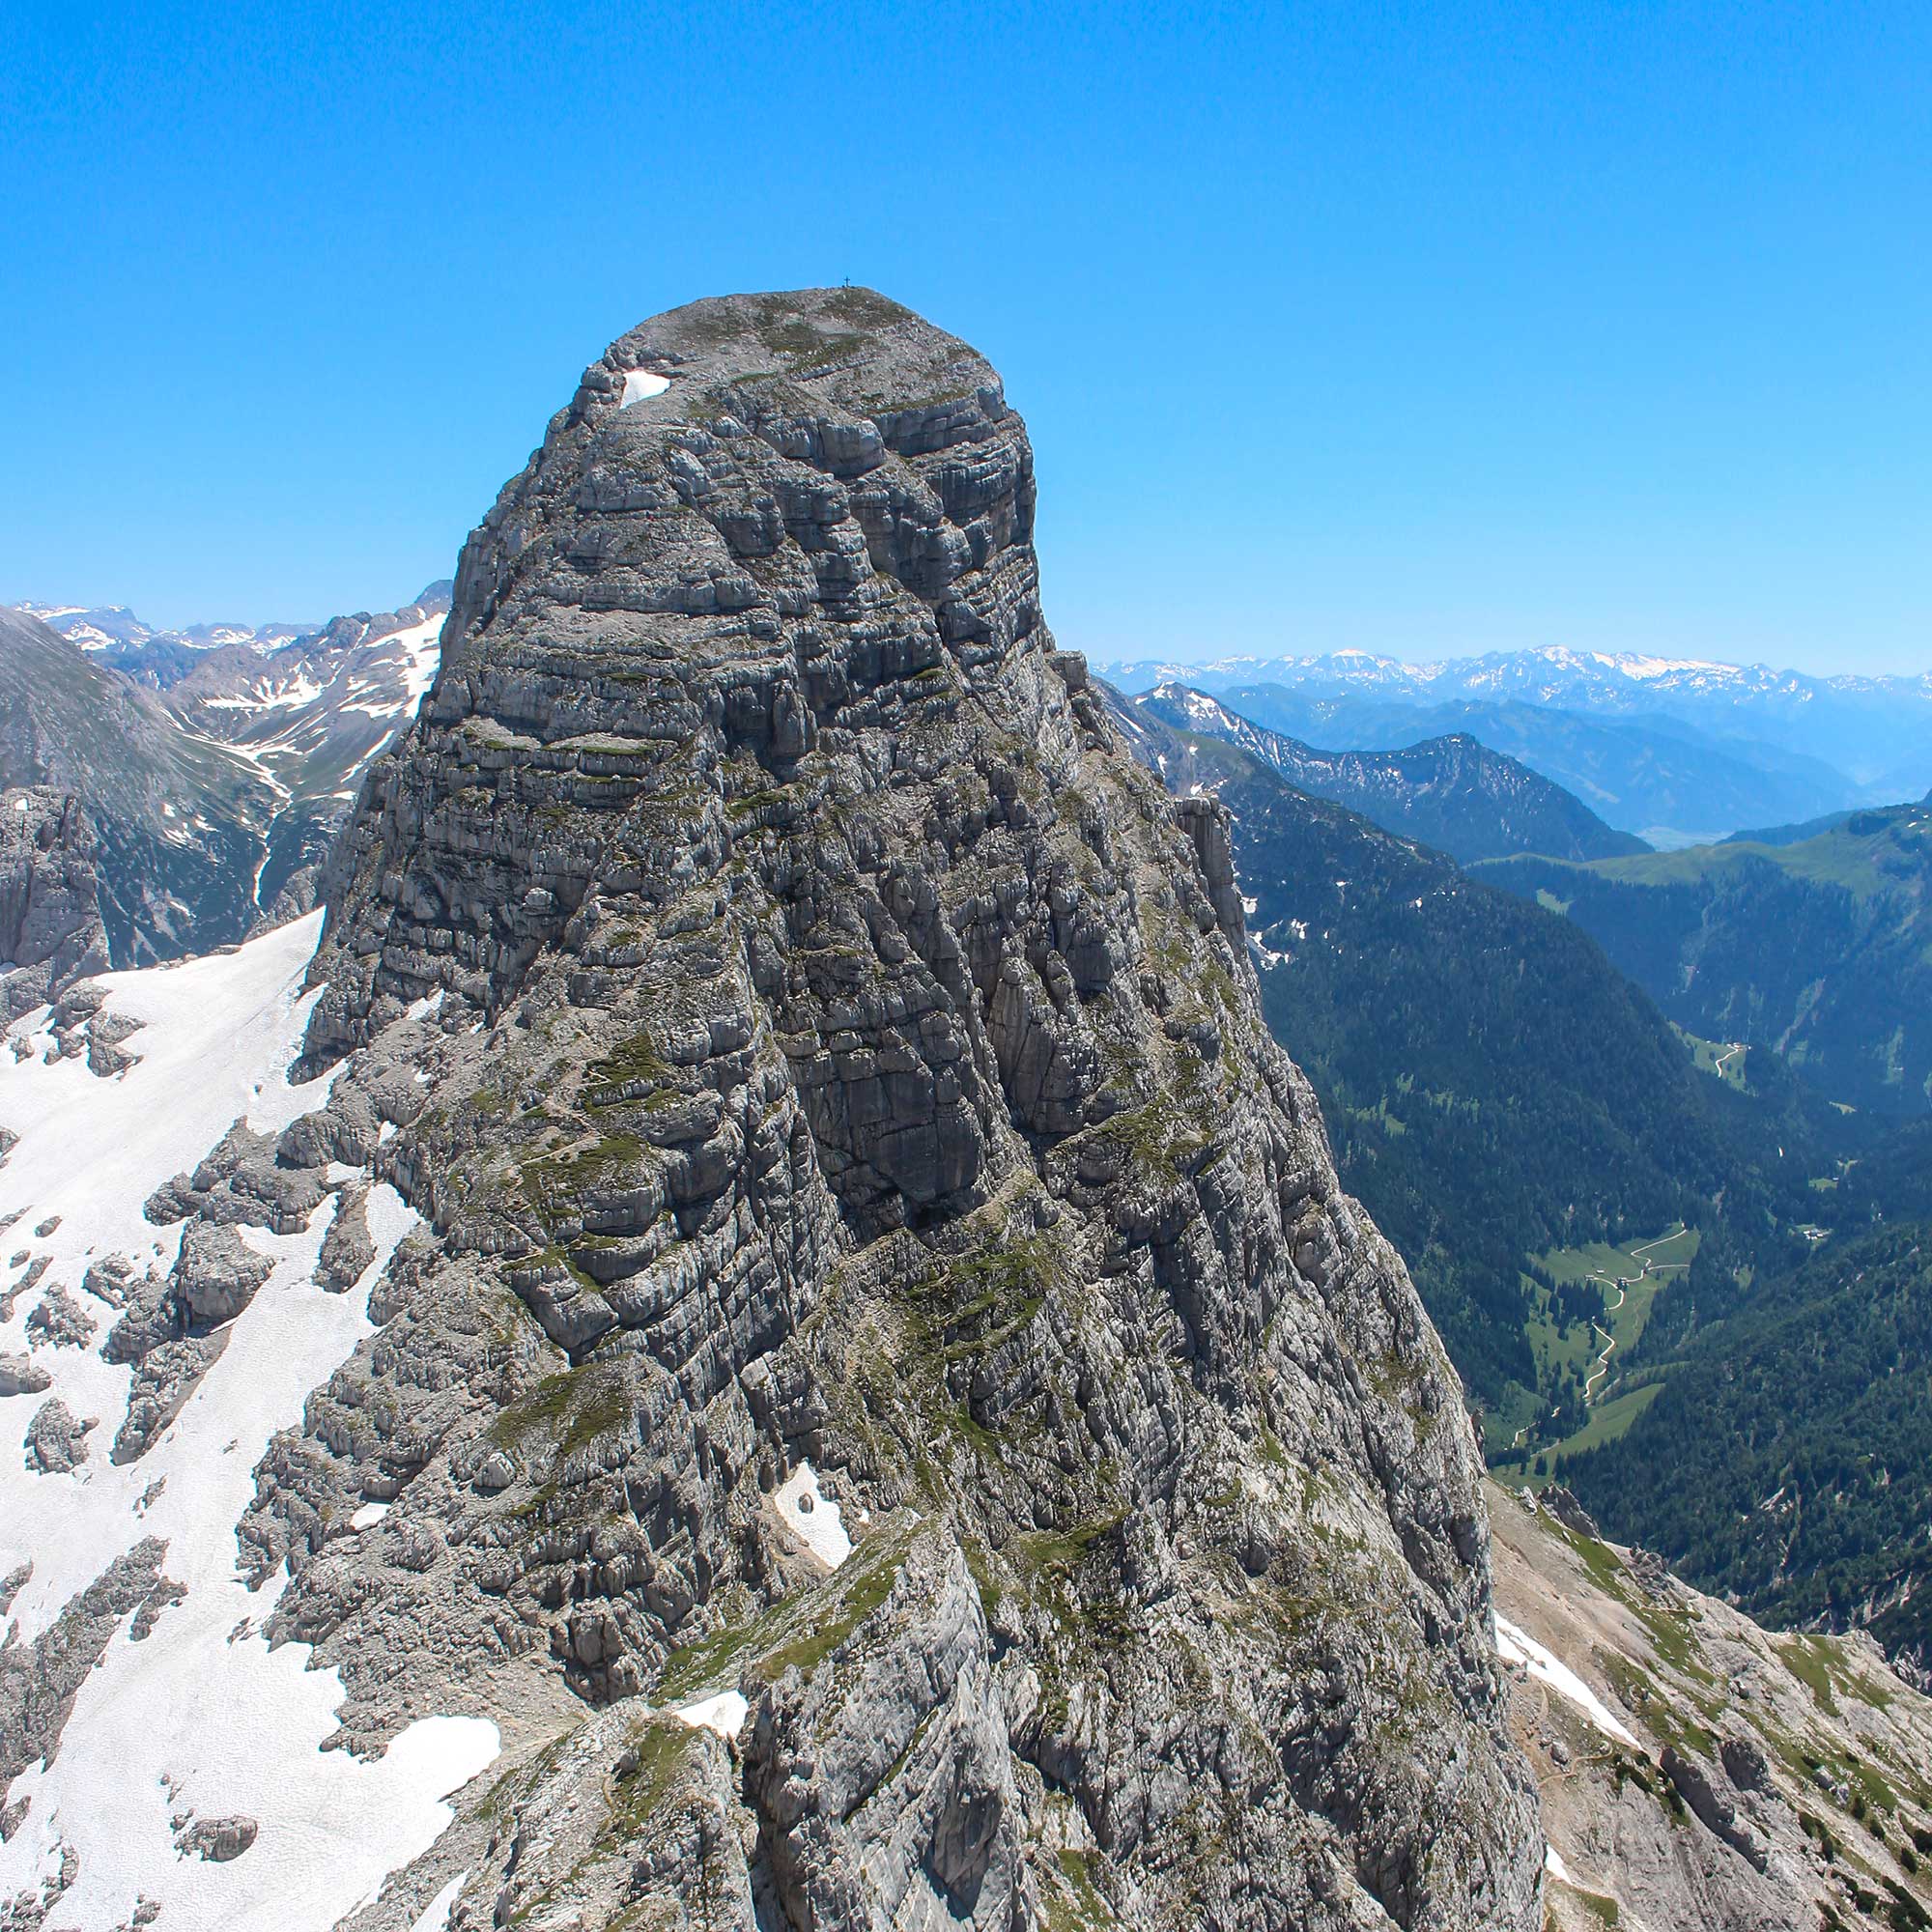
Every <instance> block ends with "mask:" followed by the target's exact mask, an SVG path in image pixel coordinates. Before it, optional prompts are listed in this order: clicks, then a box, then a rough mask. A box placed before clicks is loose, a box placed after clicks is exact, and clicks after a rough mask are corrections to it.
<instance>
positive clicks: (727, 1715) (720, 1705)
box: [671, 1690, 752, 1739]
mask: <svg viewBox="0 0 1932 1932" xmlns="http://www.w3.org/2000/svg"><path fill="white" fill-rule="evenodd" d="M751 1708H752V1707H751V1705H750V1704H748V1703H747V1702H746V1701H745V1699H744V1696H743V1695H742V1693H740V1692H739V1691H736V1690H721V1691H719V1693H718V1694H717V1696H715V1697H701V1698H699V1699H698V1701H697V1702H696V1703H695V1704H684V1705H680V1706H679V1707H678V1709H677V1710H675V1711H674V1712H672V1713H671V1715H672V1716H673V1717H674V1718H676V1719H678V1720H679V1722H681V1723H685V1724H689V1725H690V1726H691V1728H692V1729H693V1730H694V1731H699V1730H703V1731H716V1732H717V1733H718V1735H719V1736H720V1737H721V1738H725V1739H730V1738H735V1737H736V1736H737V1735H738V1733H739V1731H740V1730H741V1729H742V1728H743V1726H744V1722H745V1719H746V1718H747V1716H748V1715H749V1714H750V1712H751Z"/></svg>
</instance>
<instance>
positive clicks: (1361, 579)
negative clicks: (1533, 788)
mask: <svg viewBox="0 0 1932 1932" xmlns="http://www.w3.org/2000/svg"><path fill="white" fill-rule="evenodd" d="M9 19H10V32H9V44H8V49H7V56H6V59H5V61H4V62H0V182H4V184H5V193H4V194H0V247H4V251H5V252H4V259H5V261H6V263H7V266H8V270H9V287H10V295H9V298H8V299H7V301H6V302H5V304H4V305H0V423H4V424H5V426H6V446H5V449H4V454H0V599H5V600H8V601H13V600H16V599H23V598H37V599H49V600H50V599H56V598H58V599H60V600H63V601H73V602H85V603H125V604H131V605H132V606H133V607H134V608H135V609H136V610H137V611H140V612H141V613H142V614H143V615H144V616H146V617H148V618H149V620H150V621H153V622H160V623H185V622H189V621H194V620H198V619H213V618H237V619H242V620H246V621H251V622H259V621H264V620H268V619H271V618H293V619H321V618H324V617H327V615H329V614H331V613H332V612H334V611H341V610H353V609H358V608H365V607H384V606H386V605H390V604H393V603H395V602H396V601H398V600H400V599H403V598H406V597H408V596H410V595H411V594H412V593H413V592H414V591H415V590H416V589H417V588H418V587H419V586H420V585H421V584H422V583H423V582H426V581H428V580H429V579H432V578H435V577H439V576H442V575H445V574H447V573H448V571H449V570H450V569H451V568H452V566H453V564H454V561H455V556H456V552H457V549H458V546H459V545H460V543H461V541H462V538H463V536H464V534H465V532H466V531H467V530H468V529H469V527H470V526H471V525H472V524H473V523H475V522H476V521H477V519H478V518H479V517H480V516H481V515H482V513H483V512H484V510H485V509H486V508H487V507H488V505H489V503H490V502H491V500H492V499H493V497H494V496H495V494H496V492H497V489H498V487H499V486H500V485H501V483H502V482H503V481H504V479H505V478H506V477H508V476H509V475H511V474H512V473H513V472H514V471H515V470H516V469H518V468H519V467H520V465H521V464H522V463H523V461H524V460H525V458H526V455H527V453H528V451H529V449H530V447H531V445H532V444H533V443H534V442H535V441H536V440H538V439H539V438H540V437H541V435H542V432H543V426H544V423H545V422H546V420H547V419H548V417H549V415H550V413H551V412H553V411H554V410H555V409H556V408H557V407H558V406H559V405H560V404H561V403H563V402H564V401H565V400H567V398H568V396H569V394H570V392H571V389H572V387H573V385H574V383H575V380H576V377H577V374H578V372H579V370H580V369H581V368H582V366H583V364H584V363H585V362H586V361H588V360H590V359H592V358H594V357H595V356H596V355H598V354H600V353H601V352H602V350H603V348H604V346H605V344H606V343H607V342H608V341H610V340H611V338H612V337H613V336H615V335H616V334H618V333H620V332H621V331H622V330H623V329H625V328H626V327H630V326H631V325H632V324H633V323H635V322H637V321H639V319H641V318H642V317H644V316H646V315H649V314H652V313H654V312H655V311H657V310H659V309H663V308H667V307H670V306H673V305H675V304H677V303H679V302H682V301H686V300H689V299H692V298H696V297H698V296H702V295H708V294H718V293H723V292H725V291H729V290H734V289H765V288H785V287H795V286H800V285H806V284H811V283H825V282H838V281H841V280H846V279H849V280H852V281H854V282H860V283H867V284H869V285H871V286H873V287H876V288H879V289H882V290H883V291H885V292H886V293H888V294H890V295H892V296H894V297H895V298H898V299H900V300H902V301H905V302H907V303H909V304H911V305H912V306H914V307H916V308H918V309H919V310H921V311H922V312H923V313H924V314H925V315H927V316H929V317H930V318H931V319H932V320H933V321H935V322H936V323H938V324H940V325H941V326H942V327H947V328H951V329H952V330H953V331H954V332H956V333H958V334H960V335H962V336H964V337H965V338H966V339H967V340H969V341H970V342H972V343H973V344H974V345H975V346H976V347H978V348H979V349H980V350H981V351H982V352H983V353H984V354H985V355H987V356H988V357H989V358H990V359H991V360H992V361H993V362H994V363H995V364H996V365H997V366H998V367H999V368H1000V369H1001V371H1002V372H1003V374H1004V375H1005V377H1006V379H1007V385H1008V392H1009V396H1010V398H1011V400H1012V401H1013V402H1014V404H1015V405H1016V406H1017V407H1018V408H1020V409H1021V410H1022V411H1024V412H1025V413H1026V415H1027V418H1028V421H1029V424H1030V427H1031V429H1032V432H1033V438H1034V442H1035V447H1036V451H1037V460H1038V466H1039V472H1040V482H1041V529H1040V540H1041V551H1042V561H1043V570H1044V574H1045V588H1046V606H1047V614H1048V618H1049V620H1050V621H1051V622H1052V624H1053V626H1054V628H1055V630H1056V632H1057V633H1058V635H1059V636H1060V639H1061V640H1062V641H1063V642H1064V643H1065V644H1067V645H1069V646H1072V647H1075V648H1080V649H1084V650H1086V651H1088V652H1089V653H1090V654H1091V655H1093V656H1094V658H1095V659H1096V660H1101V661H1105V660H1112V659H1125V658H1141V657H1162V658H1169V659H1176V660H1180V661H1186V660H1190V659H1198V658H1200V657H1204V656H1209V655H1218V654H1222V653H1226V652H1234V651H1245V652H1255V653H1262V654H1272V653H1275V652H1295V653H1299V652H1304V651H1322V650H1330V649H1336V648H1340V647H1343V646H1353V647H1360V648H1367V649H1372V650H1378V651H1387V652H1390V653H1392V654H1395V655H1399V656H1406V657H1425V656H1431V657H1433V656H1446V655H1462V654H1466V653H1469V652H1475V651H1482V650H1488V649H1511V648H1517V647H1520V646H1525V645H1535V644H1545V643H1564V644H1571V645H1575V646H1577V647H1579V648H1588V649H1633V650H1641V651H1648V652H1655V653H1659V654H1665V655H1671V656H1696V657H1712V658H1719V659H1724V660H1731V661H1755V660H1765V661H1768V662H1771V663H1774V664H1779V665H1785V664H1789V665H1795V666H1798V667H1800V668H1806V669H1812V670H1838V669H1868V670H1914V671H1916V670H1920V669H1923V668H1926V667H1927V665H1928V664H1932V467H1928V452H1929V451H1932V383H1928V377H1927V371H1928V359H1927V355H1928V351H1927V345H1928V343H1932V91H1928V90H1927V88H1926V87H1925V85H1924V76H1925V74H1926V72H1927V71H1928V69H1929V68H1932V8H1927V7H1925V6H1924V5H1923V4H1922V0H1913V4H1888V5H1862V4H1859V0H1850V4H1844V5H1829V6H1828V5H1824V4H1810V5H1787V4H1777V0H1770V4H1765V5H1751V6H1745V5H1698V4H1684V5H1669V6H1664V5H1646V4H1630V5H1616V6H1612V5H1606V4H1577V5H1540V6H1539V5H1520V6H1510V7H1503V6H1500V5H1476V4H1446V5H1435V6H1419V5H1418V6H1388V5H1384V6H1376V5H1367V4H1363V5H1352V6H1325V5H1311V6H1303V7H1295V8H1293V9H1290V8H1279V7H1277V8H1268V9H1242V8H1231V7H1212V6H1203V7H1192V8H1186V9H1182V8H1179V7H1168V8H1158V9H1154V8H1138V7H1133V6H1110V7H1103V6H1088V5H1070V6H1062V7H1051V8H1049V7H1036V8H1028V7H1015V6H1009V5H1000V4H988V5H984V6H978V7H973V8H964V7H958V6H953V5H947V4H936V5H930V6H924V7H920V8H917V9H915V8H907V7H888V6H883V5H878V4H874V0H855V3H854V4H847V5H840V6H820V5H806V4H798V5H790V6H784V7H771V6H766V7H755V8H754V7H735V6H717V5H702V4H699V5H695V6H691V7H687V8H681V9H669V8H663V7H655V6H630V7H612V6H609V5H604V4H599V0H588V3H587V4H579V5H571V6H564V5H559V4H555V0H531V4H527V5H524V6H519V7H516V8H507V7H502V6H499V5H479V6H475V7H455V6H449V5H440V4H431V5H427V6H422V7H412V8H396V7H389V6H375V5H368V4H363V3H362V0H343V4H333V5H327V6H324V5H315V4H310V0H289V4H284V5H272V6H270V5H262V4H259V3H258V0H242V4H239V5H236V6H232V7H222V8H215V7H213V6H182V5H172V4H168V0H156V4H153V5H149V6H144V7H139V8H134V7H128V6H125V5H120V4H109V5H104V6H102V7H100V8H98V9H91V10H82V9H80V8H78V7H75V6H73V5H71V4H67V5H58V6H56V5H43V4H41V0H17V4H16V5H15V6H14V8H12V9H10V14H9Z"/></svg>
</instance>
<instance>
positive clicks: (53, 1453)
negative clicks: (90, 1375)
mask: <svg viewBox="0 0 1932 1932" xmlns="http://www.w3.org/2000/svg"><path fill="white" fill-rule="evenodd" d="M97 1420H98V1418H96V1417H94V1416H89V1417H88V1418H87V1419H86V1421H84V1422H83V1421H81V1420H79V1419H78V1418H76V1417H75V1416H74V1415H73V1414H72V1413H71V1411H70V1410H69V1408H68V1406H67V1404H66V1403H64V1402H62V1401H61V1400H60V1398H59V1397H58V1396H56V1397H55V1398H54V1400H53V1401H51V1402H47V1403H43V1404H42V1406H40V1408H39V1409H37V1410H36V1411H35V1414H34V1419H33V1421H32V1422H30V1423H28V1425H27V1467H28V1468H29V1469H32V1470H34V1471H36V1472H37V1473H39V1474H40V1475H43V1476H64V1475H66V1474H67V1472H68V1471H69V1470H70V1469H77V1468H79V1467H80V1465H81V1464H82V1463H84V1462H86V1461H87V1446H88V1445H87V1436H88V1432H89V1431H90V1430H91V1429H93V1428H94V1427H95V1425H96V1422H97Z"/></svg>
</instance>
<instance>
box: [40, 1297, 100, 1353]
mask: <svg viewBox="0 0 1932 1932" xmlns="http://www.w3.org/2000/svg"><path fill="white" fill-rule="evenodd" d="M95 1327H96V1323H95V1320H94V1317H93V1316H91V1315H90V1314H88V1312H87V1311H86V1309H84V1308H83V1307H81V1305H80V1303H79V1302H77V1301H76V1300H75V1299H74V1298H73V1296H72V1295H71V1294H70V1293H68V1292H67V1290H66V1289H64V1288H63V1287H61V1285H60V1284H59V1283H58V1282H56V1283H55V1284H54V1285H53V1287H51V1288H50V1289H48V1290H47V1292H46V1293H44V1294H43V1295H42V1296H41V1298H40V1300H39V1301H38V1302H37V1303H36V1304H35V1306H34V1312H33V1313H32V1314H31V1315H29V1316H28V1317H27V1339H28V1340H29V1341H31V1342H42V1343H44V1344H46V1345H47V1346H48V1347H49V1348H54V1349H84V1348H86V1347H87V1345H88V1343H89V1342H91V1341H92V1340H93V1339H94V1331H95Z"/></svg>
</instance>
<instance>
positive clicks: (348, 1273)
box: [315, 1187, 376, 1294]
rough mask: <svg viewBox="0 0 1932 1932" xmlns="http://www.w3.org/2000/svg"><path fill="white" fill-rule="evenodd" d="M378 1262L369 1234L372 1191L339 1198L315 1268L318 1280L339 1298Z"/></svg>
mask: <svg viewBox="0 0 1932 1932" xmlns="http://www.w3.org/2000/svg"><path fill="white" fill-rule="evenodd" d="M375 1259H376V1243H375V1240H374V1238H373V1237H372V1236H371V1235H370V1233H369V1190H368V1188H367V1187H356V1188H352V1189H349V1190H347V1191H345V1192H344V1193H341V1194H338V1195H337V1196H336V1198H335V1216H334V1219H332V1220H331V1221H330V1222H329V1224H328V1233H327V1234H326V1235H325V1236H323V1237H322V1253H321V1255H320V1256H319V1257H318V1259H317V1261H316V1264H315V1277H316V1279H317V1280H318V1281H319V1282H321V1283H322V1285H323V1286H324V1287H325V1288H327V1289H329V1290H331V1291H332V1292H333V1293H337V1294H343V1293H347V1292H348V1291H349V1290H350V1289H352V1288H354V1287H355V1284H356V1283H357V1282H358V1281H360V1280H361V1279H362V1275H363V1271H364V1270H365V1269H366V1268H367V1267H368V1265H369V1264H370V1263H371V1262H373V1261H374V1260H375Z"/></svg>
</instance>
